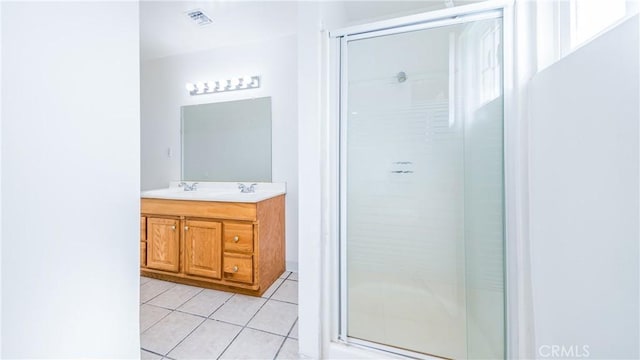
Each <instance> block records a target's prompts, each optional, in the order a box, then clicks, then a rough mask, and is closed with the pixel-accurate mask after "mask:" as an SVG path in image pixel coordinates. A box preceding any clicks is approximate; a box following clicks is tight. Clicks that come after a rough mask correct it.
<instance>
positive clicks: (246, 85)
mask: <svg viewBox="0 0 640 360" xmlns="http://www.w3.org/2000/svg"><path fill="white" fill-rule="evenodd" d="M261 83H262V82H261V78H260V76H259V75H253V76H239V77H234V78H230V79H222V80H210V81H207V82H202V81H199V82H196V83H187V84H186V85H185V88H186V89H187V91H188V92H189V95H192V96H193V95H205V94H213V93H221V92H227V91H236V90H248V89H257V88H259V87H260V85H261Z"/></svg>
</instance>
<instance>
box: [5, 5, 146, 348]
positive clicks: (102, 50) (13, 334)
mask: <svg viewBox="0 0 640 360" xmlns="http://www.w3.org/2000/svg"><path fill="white" fill-rule="evenodd" d="M1 43H2V55H3V59H2V73H3V75H4V76H3V77H2V89H3V91H2V162H1V164H2V223H3V224H11V226H4V227H3V228H2V239H3V243H2V247H3V249H2V294H3V301H2V336H3V338H2V357H3V358H45V357H47V358H49V357H51V358H136V357H138V356H139V351H140V350H139V345H140V344H139V325H138V321H139V320H138V309H139V295H138V293H139V275H138V271H139V265H138V261H139V260H138V259H139V256H138V251H139V246H138V234H139V229H138V213H139V190H140V184H139V171H140V168H139V160H138V153H139V139H140V133H139V55H138V53H139V50H138V47H139V46H138V4H137V3H136V2H117V3H108V2H104V3H102V2H91V3H88V2H87V3H82V2H60V3H55V2H38V3H36V2H3V3H2V41H1Z"/></svg>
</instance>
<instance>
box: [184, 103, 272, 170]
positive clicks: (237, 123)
mask: <svg viewBox="0 0 640 360" xmlns="http://www.w3.org/2000/svg"><path fill="white" fill-rule="evenodd" d="M181 114H182V127H181V129H182V130H181V131H182V180H186V181H233V182H235V181H238V182H249V181H255V182H271V98H270V97H263V98H256V99H247V100H238V101H227V102H219V103H212V104H201V105H189V106H183V107H182V108H181Z"/></svg>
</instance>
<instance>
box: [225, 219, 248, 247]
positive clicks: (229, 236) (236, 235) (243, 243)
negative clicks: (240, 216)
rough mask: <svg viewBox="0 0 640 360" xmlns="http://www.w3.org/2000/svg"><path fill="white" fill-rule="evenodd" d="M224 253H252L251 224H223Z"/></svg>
mask: <svg viewBox="0 0 640 360" xmlns="http://www.w3.org/2000/svg"><path fill="white" fill-rule="evenodd" d="M224 251H233V252H244V253H252V252H253V224H237V223H226V222H225V223H224Z"/></svg>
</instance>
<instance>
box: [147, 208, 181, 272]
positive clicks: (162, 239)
mask: <svg viewBox="0 0 640 360" xmlns="http://www.w3.org/2000/svg"><path fill="white" fill-rule="evenodd" d="M178 226H179V221H178V220H174V219H161V218H153V217H150V218H147V267H148V268H151V269H157V270H165V271H173V272H178V268H179V258H180V257H179V255H180V233H179V231H178Z"/></svg>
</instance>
